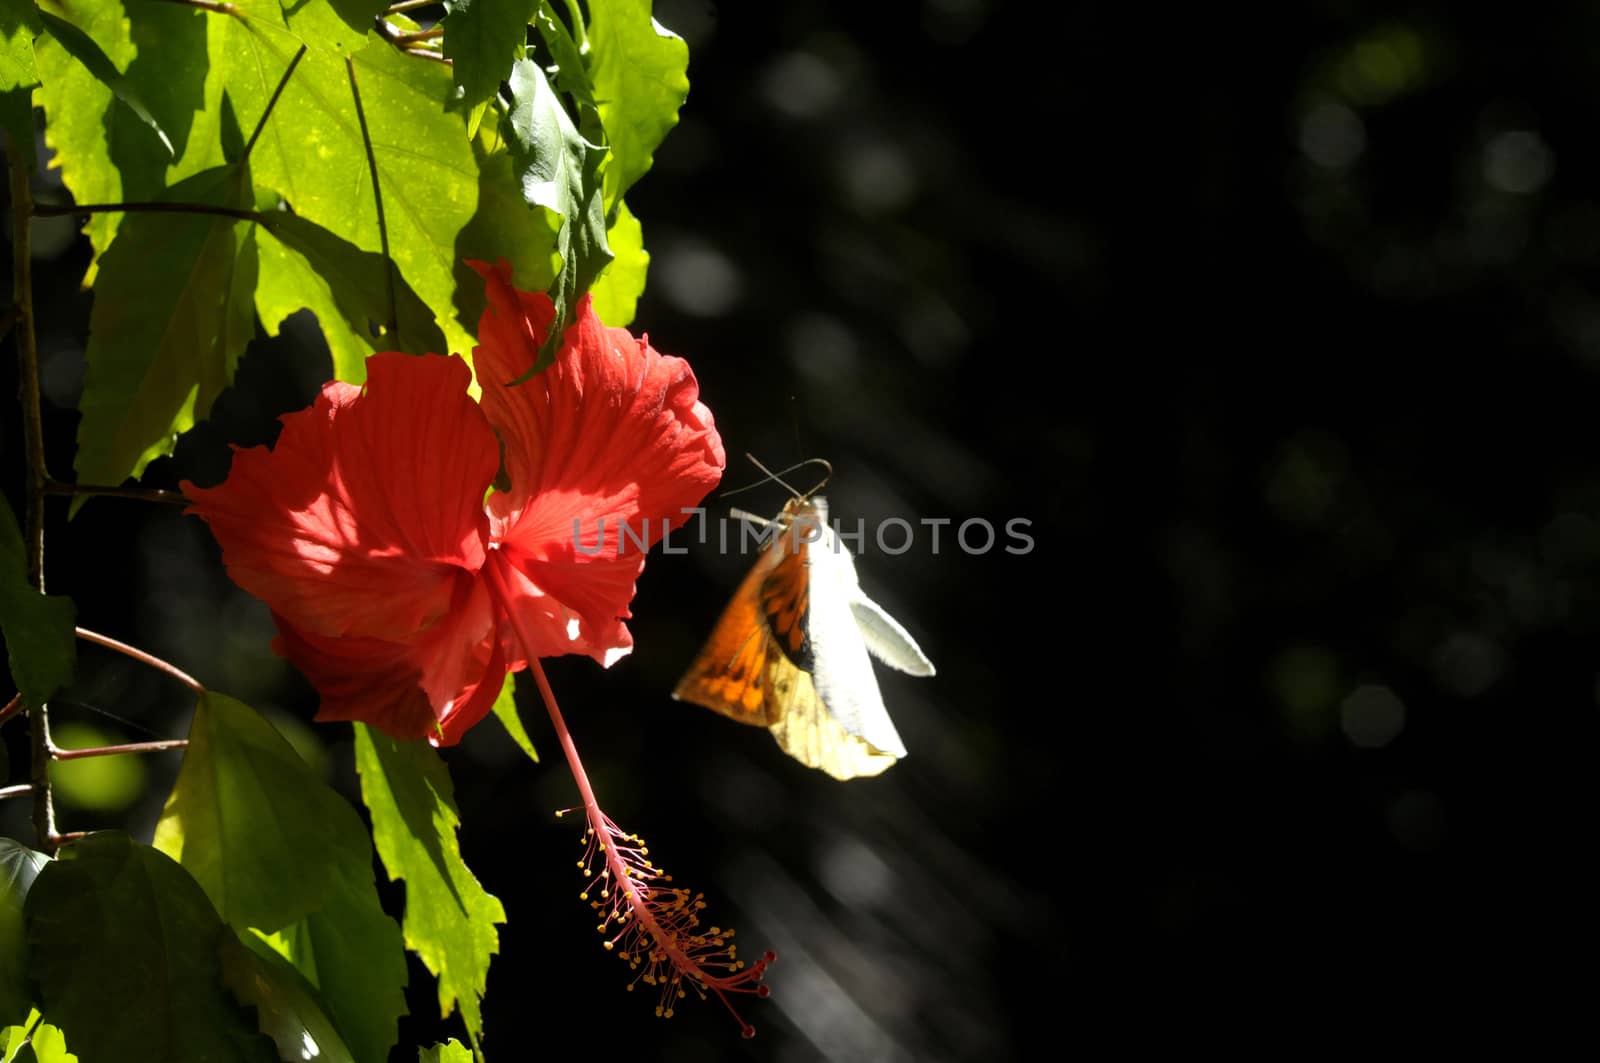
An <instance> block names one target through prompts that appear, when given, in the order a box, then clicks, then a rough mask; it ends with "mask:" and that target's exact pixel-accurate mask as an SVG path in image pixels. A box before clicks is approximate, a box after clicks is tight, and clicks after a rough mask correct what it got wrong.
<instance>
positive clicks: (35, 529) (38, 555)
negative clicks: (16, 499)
mask: <svg viewBox="0 0 1600 1063" xmlns="http://www.w3.org/2000/svg"><path fill="white" fill-rule="evenodd" d="M6 157H7V158H8V159H9V160H10V163H11V167H10V169H11V211H12V214H11V276H12V285H13V287H12V304H13V305H14V306H15V307H16V311H17V324H16V329H17V399H18V401H19V402H20V403H21V405H22V446H23V451H24V452H25V454H26V455H27V459H28V510H27V517H26V520H27V525H26V528H27V530H26V531H25V532H24V536H25V538H24V541H25V542H26V543H27V550H28V582H29V583H31V584H32V585H33V586H34V587H35V588H36V589H37V590H38V591H39V593H40V594H43V593H44V485H45V484H47V483H49V482H50V474H49V472H48V471H46V469H45V463H44V419H43V415H42V414H41V411H40V402H39V347H38V342H37V340H36V339H35V337H34V331H33V251H32V247H31V246H30V240H29V237H30V231H31V229H32V222H33V215H34V209H33V187H32V185H31V184H30V182H29V179H30V177H31V176H32V175H31V174H30V173H29V172H28V167H27V164H26V163H24V162H23V154H22V152H20V151H18V150H17V145H16V142H15V140H14V139H13V138H12V136H11V134H10V132H9V131H8V132H7V133H6ZM28 729H29V730H30V731H31V732H32V739H33V742H32V745H33V755H32V765H31V766H32V784H33V829H34V833H36V834H37V835H38V836H39V842H40V844H41V845H49V842H50V837H51V835H53V834H55V832H56V810H55V805H54V803H53V802H52V801H51V800H50V716H49V710H48V709H47V708H46V706H44V705H42V704H41V705H37V706H34V707H33V708H31V709H29V710H28Z"/></svg>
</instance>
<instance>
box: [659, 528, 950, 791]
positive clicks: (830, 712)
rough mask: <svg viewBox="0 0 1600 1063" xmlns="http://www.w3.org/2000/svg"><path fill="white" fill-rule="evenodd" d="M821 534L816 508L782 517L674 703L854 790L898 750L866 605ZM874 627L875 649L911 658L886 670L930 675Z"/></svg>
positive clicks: (835, 546) (842, 555)
mask: <svg viewBox="0 0 1600 1063" xmlns="http://www.w3.org/2000/svg"><path fill="white" fill-rule="evenodd" d="M826 527H827V509H826V503H824V502H823V501H822V500H821V499H820V498H819V499H815V500H814V501H809V502H808V501H799V500H797V501H794V502H791V503H789V505H788V506H786V507H785V508H784V512H783V515H782V517H781V518H780V519H779V520H778V521H777V522H775V525H774V533H775V534H774V537H773V538H772V539H771V540H770V541H769V542H768V545H767V546H766V547H765V549H763V551H762V554H761V556H760V557H759V558H758V559H757V560H756V563H755V564H754V565H752V566H751V569H750V571H749V572H748V573H747V574H746V575H745V578H744V581H743V582H741V583H740V584H739V589H738V590H737V591H735V592H734V595H733V599H732V601H730V602H729V603H728V606H727V608H726V609H724V610H723V613H722V617H721V619H719V620H718V621H717V626H716V627H715V628H714V629H713V630H712V632H711V637H710V638H708V639H707V640H706V644H705V647H704V648H703V649H701V651H700V653H699V655H698V656H696V658H695V661H694V663H693V664H692V665H691V666H690V668H689V670H688V672H686V673H685V674H684V677H683V678H682V679H681V680H679V681H678V685H677V687H676V688H675V689H674V690H673V693H672V696H673V697H674V698H677V699H679V700H681V701H692V702H694V703H695V704H697V705H703V706H705V707H706V708H709V709H712V710H714V711H716V712H720V713H722V714H723V715H724V716H727V717H729V718H731V719H735V720H739V721H740V722H742V723H749V724H759V725H765V726H766V727H767V728H768V730H770V731H771V732H772V737H773V738H774V739H775V740H776V741H777V743H778V746H779V748H781V749H782V750H783V751H784V752H785V753H788V754H789V755H790V756H791V757H794V758H795V759H796V760H798V761H799V762H800V763H802V764H804V765H806V766H807V767H811V768H817V769H819V770H821V771H824V772H827V773H828V774H829V775H831V776H833V777H834V778H836V779H853V778H856V777H858V776H864V775H877V774H879V773H880V772H882V771H883V770H884V769H885V768H887V767H889V765H891V764H893V763H894V762H895V761H896V760H898V759H899V758H900V757H903V756H905V754H906V751H905V746H904V744H902V743H901V741H900V736H899V734H898V733H897V732H896V731H895V729H894V724H893V722H891V721H890V719H889V713H888V711H887V710H886V709H885V708H884V706H883V697H882V695H881V694H880V693H879V691H878V681H877V678H876V677H875V676H874V675H873V674H872V662H871V661H870V660H869V659H868V657H867V647H868V646H869V645H870V644H872V643H871V642H870V641H869V639H870V638H872V637H873V636H871V635H870V634H869V633H868V630H867V624H866V622H858V617H857V613H856V612H855V605H854V603H855V601H856V600H857V599H863V600H864V596H863V595H862V594H861V592H860V588H859V586H858V585H857V583H856V578H855V568H854V565H853V564H852V563H851V561H850V555H849V553H848V552H847V551H845V550H844V547H843V545H842V544H840V543H839V541H838V539H837V538H836V537H835V536H834V535H833V533H832V532H831V531H829V530H824V529H826ZM868 605H869V606H870V607H871V608H872V609H877V607H876V606H875V605H873V604H872V603H871V602H870V601H869V602H868ZM877 612H878V613H880V614H881V613H882V610H881V609H877ZM883 617H884V620H885V621H887V625H885V630H887V631H888V634H887V635H883V636H881V638H879V639H878V641H879V642H880V643H881V644H882V645H886V646H891V647H894V646H896V645H897V644H896V643H895V642H894V638H895V634H896V633H898V634H899V636H900V638H901V640H902V641H903V642H904V643H905V644H907V645H909V646H910V647H911V651H912V652H914V654H915V658H911V657H908V656H907V655H906V654H905V653H902V654H901V659H903V660H906V661H909V662H910V664H911V666H909V667H908V666H907V665H905V664H901V663H900V662H899V661H898V660H891V661H889V663H891V664H895V665H896V667H901V668H903V670H906V671H912V672H914V674H923V673H918V672H916V668H917V667H918V666H917V665H916V663H915V662H916V661H920V662H921V664H923V665H926V668H927V673H926V674H931V673H932V669H933V666H932V665H931V664H927V658H926V657H923V656H922V655H921V651H920V650H917V649H916V643H915V642H914V641H912V639H911V636H910V635H908V634H906V633H905V630H904V629H903V628H901V627H900V626H899V625H898V624H896V623H895V622H894V621H893V620H892V619H890V618H889V617H888V616H887V614H883ZM885 652H893V650H892V649H891V650H889V651H885ZM882 655H883V654H882V653H880V656H882Z"/></svg>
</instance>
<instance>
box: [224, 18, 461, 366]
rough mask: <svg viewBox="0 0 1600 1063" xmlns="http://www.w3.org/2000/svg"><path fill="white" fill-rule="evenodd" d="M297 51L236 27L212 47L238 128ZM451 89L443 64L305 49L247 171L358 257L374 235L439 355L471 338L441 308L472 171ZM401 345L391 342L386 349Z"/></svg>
mask: <svg viewBox="0 0 1600 1063" xmlns="http://www.w3.org/2000/svg"><path fill="white" fill-rule="evenodd" d="M223 21H226V22H233V23H237V22H238V20H236V19H227V20H223ZM297 48H298V45H297V44H296V42H295V40H294V38H292V37H291V36H289V35H288V34H285V33H283V32H282V31H279V30H274V29H272V28H271V27H270V26H265V27H264V26H259V25H257V24H256V23H250V24H240V25H238V26H236V27H235V28H234V29H233V30H232V31H231V33H230V34H229V35H228V36H227V37H226V38H219V39H218V41H217V42H216V43H215V44H214V47H213V55H214V56H215V57H216V61H217V62H218V63H221V64H228V65H231V67H232V69H233V70H234V71H235V76H234V78H233V79H232V80H231V81H230V83H229V84H230V88H229V92H230V95H232V96H235V98H236V103H237V105H238V111H239V122H240V124H241V126H242V127H243V128H246V129H251V128H254V126H255V123H256V122H257V121H258V120H259V118H260V116H261V115H262V114H263V113H264V111H265V108H266V105H267V102H268V100H269V99H270V98H271V95H272V92H273V91H274V90H275V89H276V87H277V85H278V82H279V80H280V79H281V77H282V75H283V72H284V70H286V69H287V68H288V66H289V63H290V61H291V60H292V58H293V57H294V54H295V52H296V50H297ZM352 67H353V70H354V81H355V86H356V88H359V91H360V99H361V106H360V109H359V110H358V109H357V107H356V102H355V101H356V96H355V91H356V88H353V87H352V71H351V68H352ZM454 91H455V89H454V86H453V85H452V83H451V80H450V70H449V68H448V67H446V66H444V65H443V64H441V63H438V62H434V61H432V60H428V59H421V58H417V57H415V56H407V55H402V54H400V53H399V52H398V51H396V49H395V48H393V47H392V46H390V45H389V44H386V43H384V42H382V41H379V42H376V43H374V44H370V45H368V46H367V47H366V48H363V49H362V50H361V51H359V52H357V53H356V54H355V56H354V59H353V62H352V63H350V64H348V65H347V63H346V60H345V59H343V58H341V57H339V56H337V55H334V54H332V53H328V52H318V51H310V52H308V53H307V54H306V55H305V57H304V59H302V60H301V62H300V64H299V65H298V66H297V67H296V68H295V72H294V76H293V77H291V78H290V79H289V81H288V84H287V85H286V86H285V88H284V90H283V94H282V96H281V97H280V99H279V100H278V103H277V107H276V109H275V110H274V111H273V113H272V116H271V118H270V119H269V120H268V122H267V123H266V126H265V127H264V129H263V131H262V135H261V138H260V140H259V141H258V142H257V143H256V146H255V149H254V151H253V153H252V154H251V156H250V165H251V167H252V169H253V171H254V177H255V180H256V182H257V184H258V185H260V186H261V187H263V188H272V189H275V190H277V191H278V192H279V193H281V194H282V195H283V197H284V199H285V200H287V201H288V203H289V206H290V208H291V209H292V210H293V211H294V213H295V214H297V215H299V216H300V217H302V218H305V219H307V220H309V221H311V222H314V223H316V224H317V225H320V226H321V227H322V228H324V229H326V230H328V231H329V232H330V233H332V234H333V235H335V236H337V237H339V238H340V239H342V240H346V241H349V242H350V243H351V244H354V245H355V246H356V247H357V248H359V249H360V250H362V251H366V252H371V253H381V252H382V250H383V238H382V232H385V231H386V232H387V234H388V245H389V253H390V255H391V256H392V257H393V260H394V263H395V265H396V266H397V267H398V268H399V270H400V275H401V276H402V277H403V278H404V279H405V281H406V282H407V283H408V284H409V285H410V286H411V289H412V290H413V291H414V292H415V293H416V295H417V297H418V298H419V299H421V300H422V302H423V304H424V305H426V306H429V307H432V308H433V309H434V312H435V314H436V315H437V316H438V318H439V326H440V328H441V329H442V330H443V332H444V336H445V347H446V348H447V350H448V351H457V352H461V353H469V352H470V351H471V349H472V343H471V337H470V335H469V334H468V333H467V332H466V331H465V330H463V329H461V328H460V327H459V326H458V325H457V324H456V322H455V319H454V316H453V315H452V314H450V313H449V310H450V307H451V299H452V296H453V295H454V293H455V285H456V280H455V278H456V272H455V271H456V258H457V252H456V238H457V235H458V234H459V233H460V231H461V229H462V227H463V226H465V225H466V224H467V223H468V221H470V220H471V218H472V214H473V208H474V206H475V205H476V202H477V189H478V167H477V164H476V162H475V161H474V159H473V155H472V148H471V145H470V144H469V143H468V141H467V136H466V118H465V115H463V114H461V113H460V112H456V113H450V112H447V111H446V110H445V107H446V105H447V104H448V103H450V101H451V98H452V96H453V94H454ZM363 119H364V120H365V122H364V124H363ZM369 142H370V146H371V149H372V159H371V162H370V163H369V160H368V156H367V148H368V144H369ZM374 168H376V171H377V174H378V192H379V193H381V197H382V202H383V218H384V227H383V229H382V230H380V228H379V225H378V196H376V195H375V194H374V190H373V184H372V172H373V169H374ZM401 323H402V327H403V326H404V319H403V318H402V322H401ZM411 342H412V341H411V340H410V339H408V338H407V337H405V336H404V335H403V334H402V336H401V340H400V343H399V344H398V346H400V347H402V348H403V347H406V346H407V345H408V344H410V343H411ZM438 353H441V354H442V353H447V351H446V350H441V351H439V352H438Z"/></svg>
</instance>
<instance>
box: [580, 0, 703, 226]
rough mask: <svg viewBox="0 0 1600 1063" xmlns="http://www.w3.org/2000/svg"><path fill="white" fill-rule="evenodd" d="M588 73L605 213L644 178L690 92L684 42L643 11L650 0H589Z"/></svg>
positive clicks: (612, 208) (686, 52) (648, 8)
mask: <svg viewBox="0 0 1600 1063" xmlns="http://www.w3.org/2000/svg"><path fill="white" fill-rule="evenodd" d="M587 60H588V66H589V80H590V81H591V82H593V83H594V95H595V100H596V102H597V103H598V104H599V107H600V121H601V123H602V124H603V125H604V126H605V130H606V141H607V143H608V144H609V145H610V147H611V156H612V158H611V165H610V166H609V167H608V168H607V170H606V176H605V198H606V213H607V215H610V214H611V213H612V212H613V211H614V210H615V209H616V205H617V203H618V202H620V201H621V199H622V197H623V196H624V195H625V194H626V193H627V191H628V189H630V188H632V187H633V184H634V182H635V181H637V180H639V178H641V177H643V176H644V175H645V173H646V172H647V171H648V170H649V169H650V166H651V164H652V163H653V162H654V161H655V150H656V148H657V147H659V146H660V144H661V141H662V140H663V139H665V137H666V135H667V134H668V133H670V132H671V131H672V127H673V126H675V125H677V124H678V108H680V107H682V106H683V101H684V100H685V99H687V98H688V96H689V77H688V70H689V46H688V45H687V44H685V43H684V41H683V38H681V37H679V36H678V35H677V34H675V33H673V32H672V31H671V30H668V29H666V28H665V27H663V26H662V25H661V24H660V23H658V22H656V21H655V19H653V18H651V17H650V0H610V2H608V3H604V4H590V5H589V51H588V53H587Z"/></svg>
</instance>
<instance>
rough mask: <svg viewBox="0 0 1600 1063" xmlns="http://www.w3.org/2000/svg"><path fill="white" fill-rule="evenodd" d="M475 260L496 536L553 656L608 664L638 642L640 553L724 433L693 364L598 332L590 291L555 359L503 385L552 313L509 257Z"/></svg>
mask: <svg viewBox="0 0 1600 1063" xmlns="http://www.w3.org/2000/svg"><path fill="white" fill-rule="evenodd" d="M470 265H472V267H473V268H474V269H476V270H477V271H478V272H479V273H481V274H483V276H484V279H485V280H486V281H487V287H488V299H489V308H488V309H487V310H485V311H484V314H483V319H482V321H481V322H480V324H479V329H478V340H479V346H478V347H476V348H474V351H473V357H474V359H475V365H476V367H477V371H478V380H479V382H480V383H481V384H482V385H483V409H484V412H485V414H487V415H488V418H489V421H490V423H491V424H493V425H494V426H495V428H496V429H497V430H498V431H499V433H500V436H501V438H502V439H503V440H504V442H505V461H506V471H507V473H508V474H509V476H510V479H511V489H510V491H508V492H497V493H496V494H494V495H492V496H491V497H490V499H489V512H490V515H491V517H492V518H493V525H492V528H493V534H494V536H495V537H496V538H497V539H499V541H500V546H501V549H502V553H503V555H504V556H505V558H506V560H507V561H508V562H510V564H511V565H512V566H513V567H514V568H516V569H517V570H518V571H519V572H520V573H521V575H522V577H523V585H522V586H520V587H519V593H520V597H519V601H522V602H524V603H526V604H527V605H528V607H529V608H531V609H533V610H534V611H535V612H536V613H537V614H538V616H539V617H540V618H541V619H540V620H539V621H538V624H537V625H536V626H537V629H538V630H540V631H542V632H544V633H545V634H548V635H550V636H551V638H552V640H553V641H554V644H557V645H562V646H564V647H565V648H564V649H560V650H557V651H555V652H563V653H571V652H583V653H589V654H591V655H593V656H594V657H596V659H598V660H601V661H603V662H605V663H609V662H610V661H611V660H614V659H615V657H616V656H618V655H619V653H620V652H625V650H626V647H628V646H631V644H632V643H631V639H629V637H628V635H627V629H626V627H625V626H623V624H622V620H624V619H625V618H626V617H627V616H628V615H629V613H628V603H629V602H630V601H631V600H632V598H633V581H634V579H635V578H636V577H637V576H638V574H639V571H640V569H642V568H643V565H644V551H646V550H648V549H649V548H650V546H651V545H652V544H653V543H655V542H656V541H657V540H658V539H660V538H661V536H662V535H663V534H664V533H665V532H666V530H667V529H668V528H669V527H674V528H675V527H678V526H680V525H681V524H683V522H684V521H685V520H686V519H687V514H685V513H684V510H685V509H688V508H690V507H693V506H695V505H696V504H698V503H699V502H700V500H701V499H702V498H704V497H705V495H706V492H708V491H710V490H711V489H712V488H713V487H715V486H716V485H717V482H718V481H719V480H720V479H721V478H722V470H723V467H724V465H725V464H726V462H727V457H726V454H725V453H724V451H723V447H722V439H721V437H720V436H719V435H718V434H717V430H716V425H715V423H714V421H713V419H712V416H711V411H710V410H708V409H707V408H706V406H705V404H704V403H702V402H700V388H699V384H698V382H697V381H696V380H695V377H694V373H693V372H692V371H691V370H690V368H689V364H688V363H687V362H685V361H684V360H683V359H682V358H676V357H672V356H670V355H663V354H661V353H660V352H658V351H656V350H655V349H654V348H652V347H651V346H650V345H649V343H648V342H647V341H645V340H640V339H635V338H634V337H633V336H632V335H630V334H629V333H628V331H627V330H626V329H619V328H617V329H614V328H606V327H605V326H604V325H603V324H602V323H601V322H600V319H599V318H598V317H597V316H596V315H595V313H594V309H593V306H592V305H591V302H590V300H589V298H588V297H587V296H585V297H584V298H583V299H582V300H581V301H580V302H579V304H578V307H577V312H576V314H575V319H574V322H573V324H572V326H571V327H570V328H569V329H568V330H567V333H566V335H565V337H563V340H562V344H561V348H560V351H559V352H558V353H557V355H556V359H555V361H554V363H553V364H552V365H551V366H550V367H549V368H547V369H546V370H544V371H543V372H542V373H539V374H537V375H536V376H533V377H531V378H530V379H528V380H527V381H525V382H524V383H522V384H518V385H516V386H514V387H513V386H507V385H508V383H509V382H510V381H512V380H515V379H517V378H518V377H520V376H522V375H523V374H524V373H526V372H527V371H528V369H529V368H531V367H532V365H533V364H534V360H535V358H536V357H537V355H538V350H539V346H540V344H541V343H542V342H543V341H544V338H545V336H546V335H547V334H548V331H549V329H550V326H551V322H552V321H553V318H554V313H553V311H552V310H551V307H550V301H549V299H548V298H547V297H546V296H544V295H542V294H538V293H528V292H520V291H518V290H517V289H515V288H514V287H512V285H511V267H510V265H509V264H508V263H506V262H505V261H504V260H502V261H501V262H500V263H499V264H497V265H496V266H493V267H490V266H487V265H485V264H483V263H479V262H474V263H470ZM602 522H603V524H602ZM624 526H625V527H626V534H625V533H624V531H623V529H624ZM580 542H581V543H582V544H583V548H582V549H579V547H578V544H579V543H580ZM530 588H531V590H530ZM533 592H538V593H533ZM541 597H550V598H554V599H555V603H550V602H542V603H540V602H538V599H539V598H541ZM535 603H537V604H535ZM557 605H559V607H560V608H556V606H557ZM574 614H575V615H576V618H577V619H578V621H579V624H578V628H577V629H576V631H573V630H570V628H569V623H568V622H569V621H570V620H571V619H573V618H574ZM541 641H543V640H541ZM530 652H532V653H534V654H535V655H536V656H543V655H545V651H544V649H543V648H542V647H541V648H538V649H530Z"/></svg>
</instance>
